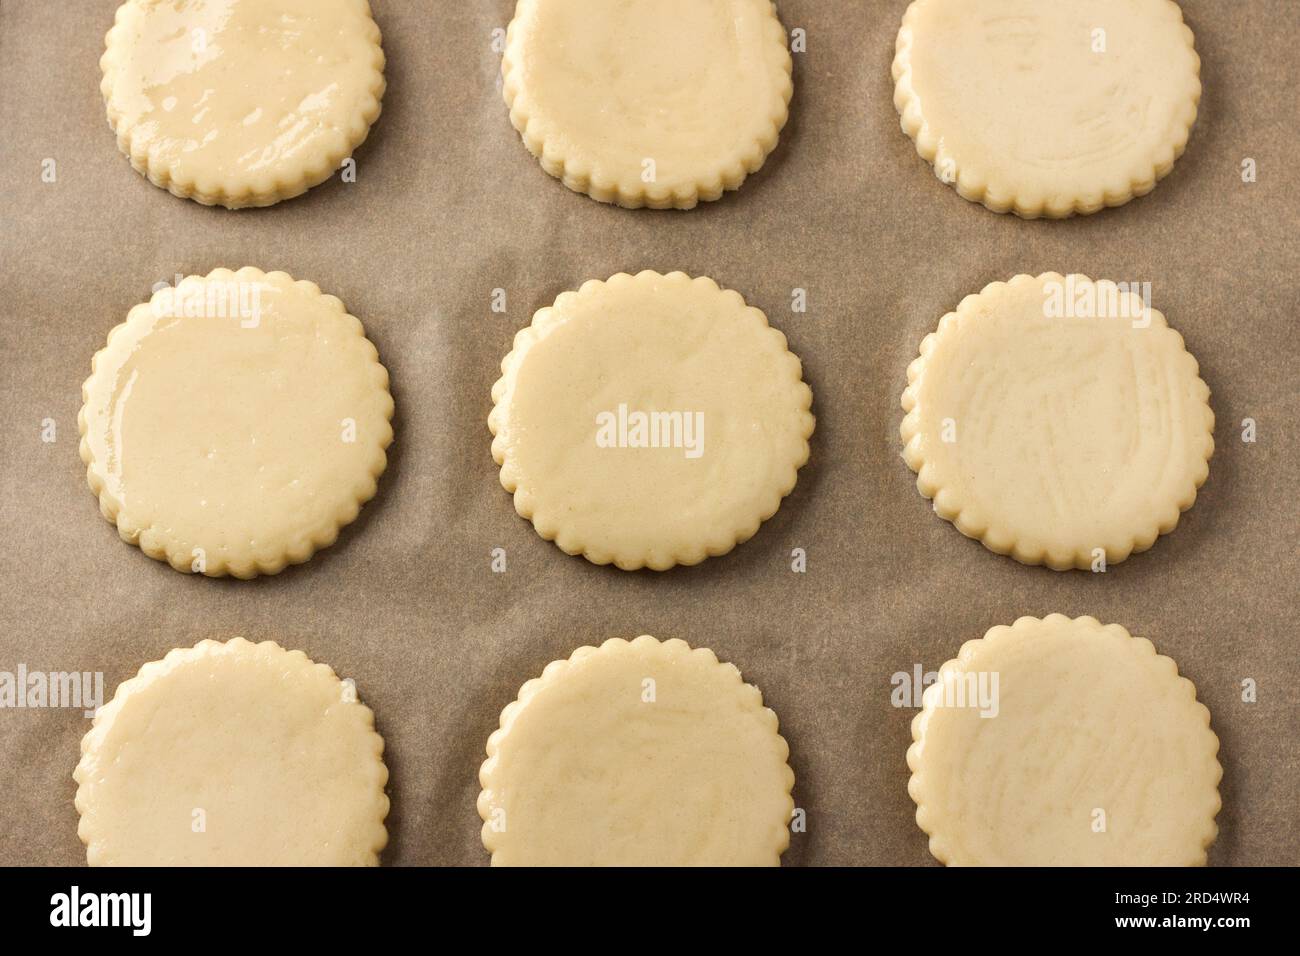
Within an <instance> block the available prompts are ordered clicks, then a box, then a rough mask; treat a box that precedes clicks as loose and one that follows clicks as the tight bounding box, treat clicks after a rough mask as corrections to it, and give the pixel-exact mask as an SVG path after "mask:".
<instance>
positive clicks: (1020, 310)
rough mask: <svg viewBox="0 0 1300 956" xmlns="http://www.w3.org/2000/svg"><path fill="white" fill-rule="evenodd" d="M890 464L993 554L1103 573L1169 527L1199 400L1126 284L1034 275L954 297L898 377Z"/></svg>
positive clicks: (1174, 343) (1209, 437)
mask: <svg viewBox="0 0 1300 956" xmlns="http://www.w3.org/2000/svg"><path fill="white" fill-rule="evenodd" d="M907 379H908V386H907V389H906V391H904V392H903V410H904V411H906V412H907V415H906V417H905V418H904V419H903V424H902V428H901V432H902V438H903V443H904V450H903V457H904V458H905V459H906V461H907V464H908V465H909V466H910V467H911V469H912V470H913V471H914V472H916V473H917V479H916V487H917V488H918V489H919V490H920V492H921V494H923V495H924V496H925V497H927V498H931V499H933V500H934V510H935V512H937V513H938V514H939V516H940V517H942V518H945V519H946V520H948V521H951V522H952V523H953V524H955V525H956V526H957V528H958V530H960V531H961V532H962V533H963V534H965V535H968V536H970V537H972V538H978V539H979V540H980V541H982V542H983V543H984V544H985V546H986V547H988V548H989V549H990V550H992V551H996V552H997V553H999V554H1010V555H1011V556H1012V557H1014V558H1015V559H1016V560H1017V561H1022V562H1024V563H1025V564H1046V565H1048V566H1049V567H1052V568H1055V569H1056V570H1066V569H1069V568H1081V569H1093V570H1104V565H1105V564H1114V563H1115V562H1118V561H1123V560H1124V559H1125V558H1127V557H1128V556H1129V555H1130V554H1132V553H1133V552H1135V551H1144V550H1146V549H1147V548H1149V547H1151V545H1152V544H1153V543H1154V542H1155V540H1156V538H1157V537H1158V536H1159V535H1161V534H1165V533H1167V532H1169V531H1172V530H1173V529H1174V527H1175V526H1176V525H1177V524H1178V517H1179V513H1180V512H1182V511H1184V510H1186V509H1188V508H1190V507H1191V506H1192V503H1193V502H1194V501H1195V500H1196V490H1197V488H1199V487H1200V486H1201V485H1202V484H1203V483H1204V482H1205V479H1206V476H1207V475H1208V474H1209V459H1210V456H1211V455H1212V454H1213V452H1214V435H1213V431H1214V413H1213V412H1212V411H1211V410H1210V406H1209V395H1210V390H1209V388H1208V387H1207V386H1206V384H1205V383H1204V382H1203V381H1201V379H1200V377H1199V375H1198V368H1197V364H1196V359H1194V358H1193V357H1192V356H1191V355H1190V354H1189V353H1188V352H1187V350H1186V349H1185V348H1184V347H1183V339H1182V336H1180V335H1179V334H1178V333H1177V332H1175V331H1174V330H1173V329H1171V328H1169V326H1168V325H1167V324H1166V322H1165V317H1164V316H1163V315H1162V314H1160V312H1158V311H1156V310H1155V309H1148V308H1147V306H1146V304H1145V302H1144V300H1143V297H1142V296H1141V295H1139V294H1138V292H1137V291H1134V290H1133V288H1132V287H1129V288H1127V289H1126V288H1123V287H1121V286H1120V285H1117V284H1116V283H1113V282H1096V283H1094V282H1093V281H1092V280H1091V279H1088V278H1087V277H1086V276H1079V275H1072V276H1068V277H1065V276H1061V275H1058V274H1056V273H1045V274H1043V275H1040V276H1038V277H1037V278H1035V277H1032V276H1027V275H1020V276H1016V277H1015V278H1014V279H1012V280H1011V281H1010V282H994V283H992V284H991V285H988V286H986V287H985V288H984V290H983V291H982V292H980V293H979V294H978V295H972V296H967V297H966V298H965V299H963V300H962V302H961V304H960V305H959V306H958V307H957V311H956V312H950V313H949V314H947V315H945V316H944V317H943V319H942V321H940V323H939V328H938V331H936V332H932V333H931V334H929V335H927V336H926V337H925V340H924V341H923V342H922V343H921V354H920V357H919V358H917V359H916V360H915V361H914V362H912V364H911V366H910V367H909V368H908V370H907Z"/></svg>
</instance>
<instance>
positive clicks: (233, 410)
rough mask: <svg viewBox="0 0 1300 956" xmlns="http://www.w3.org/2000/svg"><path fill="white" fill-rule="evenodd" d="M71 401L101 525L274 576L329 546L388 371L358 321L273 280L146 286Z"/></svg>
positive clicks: (366, 474) (373, 459)
mask: <svg viewBox="0 0 1300 956" xmlns="http://www.w3.org/2000/svg"><path fill="white" fill-rule="evenodd" d="M82 398H83V401H84V403H85V404H84V405H83V407H82V409H81V414H80V416H79V424H80V428H81V458H82V460H83V461H84V462H85V463H86V477H87V479H88V481H89V483H90V488H91V491H93V492H94V493H95V494H96V495H98V496H99V505H100V510H101V512H102V513H103V515H104V517H105V518H107V519H108V520H109V521H111V522H113V523H115V524H116V525H117V529H118V532H119V533H120V534H121V536H122V538H123V540H125V541H127V542H128V543H130V544H135V545H139V547H140V548H141V550H143V551H144V552H145V553H146V554H147V555H149V556H150V557H151V558H157V559H158V560H161V561H167V562H168V563H170V564H171V566H172V567H174V568H175V569H176V570H178V571H186V572H195V573H202V574H206V575H209V576H211V577H220V576H222V575H226V574H230V575H234V576H235V577H239V578H251V577H254V576H256V575H258V574H277V573H278V572H280V571H281V570H283V569H284V567H285V565H286V564H291V563H292V564H297V563H301V562H303V561H306V560H307V559H308V558H310V557H311V556H312V554H314V553H315V551H316V550H317V549H319V548H324V547H327V546H329V545H330V544H333V543H334V540H335V539H336V538H337V537H338V532H339V529H340V528H341V527H343V526H344V525H346V524H348V523H350V522H351V521H352V520H353V519H355V518H356V516H357V512H358V510H359V509H360V507H361V505H362V504H364V503H365V502H366V501H368V500H370V498H372V497H373V496H374V494H375V489H376V482H377V480H378V478H379V476H380V475H381V474H383V471H384V468H385V467H386V465H387V462H388V459H387V456H386V454H385V449H386V448H387V447H388V445H389V444H390V443H391V442H392V440H393V429H392V427H391V425H390V424H389V421H390V419H391V418H392V416H393V399H392V396H391V395H390V394H389V392H388V372H387V370H386V369H385V368H384V367H383V366H382V365H380V364H379V356H378V354H377V353H376V351H375V347H374V345H372V344H371V343H370V340H369V339H367V338H366V336H365V332H364V330H363V329H362V327H361V323H360V322H358V321H357V320H356V319H355V318H354V317H352V316H351V315H349V314H348V313H347V312H346V311H344V308H343V303H342V302H340V301H339V300H338V299H336V298H334V297H333V296H329V295H322V294H321V291H320V289H319V288H317V287H316V286H315V285H313V284H312V283H310V282H295V281H294V280H293V279H292V278H290V277H289V276H287V275H285V274H284V273H283V272H272V273H269V274H268V273H264V272H262V271H261V270H260V269H253V268H244V269H240V270H239V271H238V272H231V271H230V270H229V269H217V270H216V271H214V272H212V273H210V274H209V275H207V276H206V277H200V276H190V277H188V278H186V279H184V280H183V281H181V282H180V283H179V284H178V285H177V286H175V287H174V288H173V287H165V288H162V289H160V290H159V291H158V292H156V293H155V294H154V296H153V298H152V299H151V300H150V301H149V302H147V303H144V304H142V305H138V306H136V307H135V308H133V309H132V310H131V311H130V313H129V314H128V315H127V318H126V321H125V322H124V323H123V324H121V325H119V326H117V327H116V328H115V329H113V331H112V332H110V333H109V336H108V345H107V346H106V347H105V348H104V349H103V350H101V351H100V352H98V353H97V354H96V355H95V358H94V361H93V362H92V364H91V375H90V378H88V379H86V382H85V384H84V385H83V386H82Z"/></svg>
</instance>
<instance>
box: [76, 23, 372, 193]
mask: <svg viewBox="0 0 1300 956" xmlns="http://www.w3.org/2000/svg"><path fill="white" fill-rule="evenodd" d="M105 46H106V49H105V52H104V56H103V58H102V59H101V60H100V67H101V69H102V70H103V74H104V79H103V83H102V84H101V90H102V92H103V94H104V102H105V104H106V105H107V108H108V121H109V124H110V125H111V126H112V127H113V130H114V131H115V132H116V133H117V142H118V147H119V148H120V149H121V150H122V152H123V153H125V154H126V155H127V156H128V157H129V158H130V160H131V165H132V166H134V167H135V168H136V170H138V171H139V172H140V173H142V174H143V175H145V176H147V177H148V178H149V180H150V181H151V182H153V184H154V185H156V186H161V187H162V188H164V189H167V190H169V191H170V192H172V193H174V194H175V195H177V196H181V197H183V198H187V199H193V200H195V201H196V202H200V203H203V204H205V205H222V206H227V207H229V208H232V209H236V208H240V207H243V206H269V205H271V204H272V203H276V202H279V201H280V200H282V199H289V198H291V197H293V196H297V195H298V194H300V193H302V192H305V191H306V190H307V189H309V188H311V187H312V186H315V185H316V184H317V183H320V182H323V181H324V180H326V179H328V178H329V177H330V176H331V175H332V174H333V172H334V170H336V169H338V167H339V165H340V164H341V163H342V162H343V160H344V159H346V158H347V157H349V156H351V155H352V151H353V150H355V149H356V148H357V147H358V146H360V145H361V143H362V142H364V140H365V138H366V136H367V134H368V133H369V131H370V127H371V125H372V124H373V123H374V122H375V120H377V119H378V118H379V111H380V100H381V99H382V97H383V95H384V52H383V48H382V47H381V45H380V36H379V27H378V26H376V25H375V21H374V20H373V19H372V18H371V16H370V6H369V4H368V3H367V2H366V0H127V2H126V3H124V4H122V6H121V7H119V8H118V11H117V19H116V22H115V23H114V26H113V28H112V29H111V30H110V31H109V32H108V36H107V38H106V40H105Z"/></svg>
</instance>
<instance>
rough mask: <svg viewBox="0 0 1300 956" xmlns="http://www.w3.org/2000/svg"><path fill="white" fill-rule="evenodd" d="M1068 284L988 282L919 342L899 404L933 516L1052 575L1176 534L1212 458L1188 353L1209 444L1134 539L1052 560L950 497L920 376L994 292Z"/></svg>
mask: <svg viewBox="0 0 1300 956" xmlns="http://www.w3.org/2000/svg"><path fill="white" fill-rule="evenodd" d="M1073 278H1074V279H1075V280H1076V281H1086V282H1093V280H1092V279H1090V278H1088V277H1087V276H1085V275H1080V274H1077V273H1076V274H1074V276H1073ZM1066 279H1067V277H1066V276H1063V275H1061V274H1060V273H1058V272H1044V273H1042V274H1040V275H1037V276H1031V275H1027V274H1024V273H1022V274H1020V275H1017V276H1015V277H1013V278H1011V279H1009V280H1007V281H1006V282H990V283H989V284H988V285H986V286H985V287H984V288H983V289H981V290H980V291H979V292H978V293H973V294H971V295H968V296H966V297H965V298H964V299H962V300H961V302H960V303H959V304H958V306H957V309H956V311H954V312H949V313H947V314H946V315H945V316H944V317H943V318H942V319H940V320H939V325H938V328H937V329H936V330H935V331H933V332H931V333H929V334H928V335H926V336H925V338H924V339H922V340H921V346H920V350H919V351H920V354H919V355H918V357H917V358H915V359H913V360H912V362H911V364H910V365H908V367H907V382H908V384H907V388H906V389H904V391H903V395H902V401H901V404H902V407H903V411H904V412H906V414H905V415H904V417H903V421H902V424H901V425H900V426H899V435H900V437H901V438H902V441H903V460H904V461H905V462H907V466H908V467H909V468H910V469H912V471H914V472H915V473H916V489H917V491H919V492H920V493H921V495H922V496H923V497H925V498H929V499H931V501H932V502H933V504H934V512H935V514H937V515H938V516H939V517H940V518H943V519H944V520H945V521H948V522H951V523H952V524H953V526H954V527H956V528H957V530H958V531H960V532H961V533H962V534H964V535H965V536H966V537H968V538H974V539H975V540H977V541H979V542H980V543H981V544H982V545H984V547H986V548H988V549H989V550H990V551H992V552H993V553H995V554H1003V555H1009V556H1010V557H1012V558H1015V560H1017V561H1019V562H1020V563H1021V564H1027V565H1045V566H1046V567H1049V568H1051V569H1052V570H1054V571H1069V570H1074V569H1078V570H1083V571H1087V570H1090V569H1091V568H1092V562H1093V555H1092V550H1093V549H1094V548H1098V547H1100V548H1102V549H1103V550H1104V552H1105V555H1106V563H1107V564H1108V565H1110V564H1118V563H1120V562H1121V561H1124V560H1126V559H1127V558H1129V557H1130V556H1131V555H1133V554H1138V553H1141V552H1143V551H1146V550H1147V549H1148V548H1150V547H1151V546H1152V545H1154V544H1155V543H1156V540H1157V539H1158V538H1159V537H1160V536H1161V535H1164V534H1168V533H1170V532H1171V531H1173V530H1174V529H1175V528H1176V527H1177V526H1178V521H1179V518H1180V516H1181V515H1182V513H1183V512H1184V511H1187V510H1188V509H1190V508H1191V507H1192V505H1194V504H1195V503H1196V494H1197V491H1198V490H1199V489H1200V487H1201V486H1202V485H1203V484H1205V482H1206V480H1207V479H1208V478H1209V474H1210V465H1209V463H1210V459H1211V458H1212V457H1213V455H1214V410H1213V409H1212V408H1211V407H1210V404H1209V398H1210V388H1209V386H1208V385H1206V384H1205V381H1204V380H1203V379H1201V378H1200V375H1199V365H1198V364H1197V361H1196V357H1195V356H1193V355H1192V354H1191V353H1190V352H1188V351H1187V350H1186V348H1184V351H1183V355H1185V356H1186V358H1187V361H1188V362H1189V363H1190V364H1191V368H1192V371H1193V373H1194V374H1195V375H1196V382H1197V390H1198V392H1199V393H1200V396H1201V400H1202V403H1203V404H1202V409H1203V412H1204V422H1205V444H1204V452H1203V459H1202V461H1201V463H1200V467H1199V468H1197V469H1196V471H1195V473H1194V474H1193V475H1192V477H1191V480H1189V481H1188V482H1187V483H1186V485H1184V487H1183V489H1182V493H1181V494H1180V495H1179V496H1178V497H1177V498H1176V499H1175V500H1174V501H1172V502H1170V503H1169V508H1166V509H1165V512H1164V513H1162V514H1153V516H1152V517H1151V518H1150V519H1149V520H1148V522H1147V523H1146V525H1145V526H1143V527H1140V528H1136V529H1134V530H1133V531H1132V532H1131V533H1130V534H1128V535H1127V536H1124V537H1121V538H1112V539H1110V540H1108V541H1104V542H1101V541H1099V542H1090V543H1089V545H1088V546H1087V547H1084V546H1079V547H1077V548H1075V550H1074V551H1073V553H1071V554H1069V555H1061V554H1057V555H1053V554H1051V553H1050V549H1049V548H1048V547H1047V546H1046V545H1042V546H1038V547H1033V548H1030V547H1027V546H1026V545H1025V544H1024V542H1022V541H1020V540H1019V539H1018V538H1016V536H1015V535H1014V534H1012V533H1011V532H1010V531H1009V530H1006V529H1003V528H1000V527H996V526H994V525H993V524H992V522H990V521H989V520H988V519H987V517H986V516H984V515H983V514H981V513H980V512H978V511H977V510H975V509H974V508H972V507H971V506H970V504H969V502H963V501H961V500H959V499H958V498H957V496H956V495H955V493H952V492H951V491H950V490H949V489H948V488H947V487H946V485H945V480H944V477H943V476H942V475H940V474H937V472H936V468H935V466H934V465H933V463H932V462H927V461H926V458H925V455H924V453H923V452H922V450H921V444H922V442H921V424H920V410H919V409H918V407H917V403H918V389H919V385H920V381H921V378H922V375H923V374H924V372H925V365H926V358H927V357H928V356H929V355H930V353H931V352H932V351H933V350H934V349H935V348H936V347H937V345H938V344H939V342H941V341H942V340H943V338H944V336H945V335H946V334H950V333H951V332H952V331H953V330H955V329H956V328H957V327H958V326H959V325H960V324H961V323H963V322H971V321H975V322H978V321H979V314H978V313H979V306H980V300H981V297H982V296H984V295H986V294H989V293H992V292H996V291H998V290H1000V289H1001V288H1003V287H1005V286H1014V285H1017V284H1025V283H1031V282H1032V283H1038V282H1043V281H1057V282H1065V281H1066ZM1094 284H1095V285H1097V286H1099V287H1103V288H1104V287H1105V286H1106V285H1108V284H1112V285H1113V283H1110V282H1109V280H1104V279H1103V280H1099V281H1097V282H1096V283H1094ZM1151 326H1152V328H1160V329H1165V330H1168V331H1169V332H1170V333H1172V334H1173V335H1178V336H1179V341H1180V342H1181V341H1182V337H1181V335H1179V333H1178V332H1177V330H1175V329H1172V328H1170V326H1169V323H1168V321H1167V320H1166V318H1165V316H1164V314H1163V313H1162V312H1160V311H1159V310H1158V309H1154V308H1153V309H1151ZM945 492H948V493H945ZM1170 509H1172V511H1171V510H1170Z"/></svg>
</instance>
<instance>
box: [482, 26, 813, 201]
mask: <svg viewBox="0 0 1300 956" xmlns="http://www.w3.org/2000/svg"><path fill="white" fill-rule="evenodd" d="M501 75H502V93H503V95H504V97H505V101H506V106H507V107H509V109H510V122H511V123H512V124H513V126H514V127H515V129H516V130H518V131H519V134H520V136H521V137H522V138H523V141H524V144H525V145H526V146H527V147H528V150H529V152H531V153H532V154H533V155H534V156H535V157H537V158H538V160H539V161H540V162H541V164H542V167H543V168H544V169H545V170H546V171H547V172H548V173H550V174H551V175H552V176H554V177H556V178H557V179H560V180H562V181H563V182H564V185H566V186H568V187H569V188H570V189H572V190H573V191H574V192H579V193H585V194H587V195H588V196H591V197H592V198H593V199H598V200H600V201H601V202H606V203H617V204H618V205H620V206H623V207H626V208H629V209H636V208H640V207H643V206H648V207H650V208H652V209H669V208H675V209H690V208H692V207H694V206H695V205H696V204H697V203H698V202H700V201H701V200H704V201H706V202H707V201H711V200H715V199H719V198H720V197H721V196H722V194H723V193H724V192H725V191H726V190H730V189H739V188H740V185H741V183H743V182H744V181H745V177H746V176H748V175H749V174H750V173H753V172H757V171H758V169H759V168H760V167H761V166H762V165H763V162H764V160H765V159H766V158H767V156H768V154H770V153H771V152H772V150H774V149H776V144H777V140H778V139H779V138H780V135H781V130H782V128H784V126H785V122H786V119H787V117H788V115H789V103H790V97H791V95H792V94H793V91H794V86H793V82H792V79H791V76H792V67H791V59H790V51H789V49H788V48H787V43H786V35H785V28H784V27H782V26H781V22H780V20H778V19H777V15H776V8H775V6H774V5H773V4H772V3H771V2H770V0H622V2H620V3H617V4H614V3H590V2H586V0H519V3H518V5H517V7H516V9H515V16H514V19H513V20H512V21H511V23H510V26H509V29H508V30H507V34H506V47H505V52H504V55H503V57H502V60H501Z"/></svg>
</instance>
